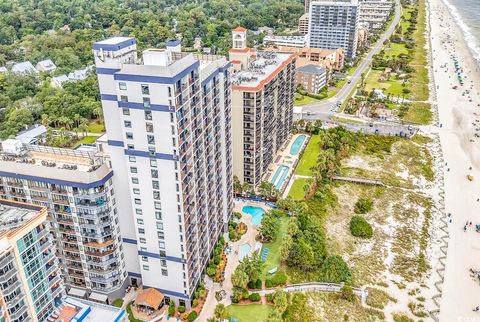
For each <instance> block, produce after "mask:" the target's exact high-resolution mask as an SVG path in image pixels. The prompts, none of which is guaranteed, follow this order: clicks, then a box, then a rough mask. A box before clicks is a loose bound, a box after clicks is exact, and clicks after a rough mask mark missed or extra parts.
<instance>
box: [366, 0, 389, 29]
mask: <svg viewBox="0 0 480 322" xmlns="http://www.w3.org/2000/svg"><path fill="white" fill-rule="evenodd" d="M359 3H360V18H359V23H360V24H362V25H364V26H367V27H368V28H370V29H379V28H382V27H383V25H384V24H385V23H386V21H387V19H388V16H389V15H390V12H392V9H393V2H392V1H390V0H360V2H359Z"/></svg>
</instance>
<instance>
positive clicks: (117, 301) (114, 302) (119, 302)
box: [112, 299, 123, 307]
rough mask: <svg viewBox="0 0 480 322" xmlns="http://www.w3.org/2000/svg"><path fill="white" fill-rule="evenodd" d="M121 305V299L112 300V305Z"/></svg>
mask: <svg viewBox="0 0 480 322" xmlns="http://www.w3.org/2000/svg"><path fill="white" fill-rule="evenodd" d="M122 305H123V300H122V299H116V300H114V301H113V302H112V306H115V307H122Z"/></svg>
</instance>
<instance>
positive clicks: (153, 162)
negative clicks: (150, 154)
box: [150, 159, 157, 168]
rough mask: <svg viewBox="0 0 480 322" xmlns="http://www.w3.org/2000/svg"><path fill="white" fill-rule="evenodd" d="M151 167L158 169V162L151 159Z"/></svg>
mask: <svg viewBox="0 0 480 322" xmlns="http://www.w3.org/2000/svg"><path fill="white" fill-rule="evenodd" d="M150 166H151V167H152V168H156V167H157V160H156V159H150Z"/></svg>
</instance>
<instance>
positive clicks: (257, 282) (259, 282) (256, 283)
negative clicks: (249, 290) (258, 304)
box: [255, 279, 262, 289]
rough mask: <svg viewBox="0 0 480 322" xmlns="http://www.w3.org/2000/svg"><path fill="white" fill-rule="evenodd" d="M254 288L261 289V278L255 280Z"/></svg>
mask: <svg viewBox="0 0 480 322" xmlns="http://www.w3.org/2000/svg"><path fill="white" fill-rule="evenodd" d="M255 288H257V289H261V288H262V280H261V279H258V280H257V281H256V282H255Z"/></svg>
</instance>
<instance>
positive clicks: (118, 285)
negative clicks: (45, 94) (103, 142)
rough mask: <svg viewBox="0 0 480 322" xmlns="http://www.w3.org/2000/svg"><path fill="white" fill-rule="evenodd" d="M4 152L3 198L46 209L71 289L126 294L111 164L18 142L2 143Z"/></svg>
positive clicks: (1, 163) (115, 295) (92, 156)
mask: <svg viewBox="0 0 480 322" xmlns="http://www.w3.org/2000/svg"><path fill="white" fill-rule="evenodd" d="M0 156H1V159H0V198H4V199H9V200H14V201H18V202H25V203H31V204H34V205H38V206H42V207H46V208H47V211H48V218H47V219H48V224H49V229H50V231H51V233H52V234H53V237H54V240H55V243H56V255H57V257H58V259H59V261H60V267H61V268H62V275H63V277H64V280H65V284H66V287H67V288H68V290H69V291H70V290H71V289H80V290H82V292H83V295H84V296H87V295H88V296H90V295H93V296H95V294H98V293H100V294H103V295H107V296H108V298H109V299H110V300H113V299H115V298H118V297H121V296H122V295H123V291H124V288H125V287H126V280H127V275H126V270H125V258H124V255H123V250H122V241H121V238H120V231H119V224H118V217H119V216H118V205H117V201H116V200H117V199H116V196H115V191H114V188H113V186H112V178H111V177H112V175H113V172H112V169H111V168H110V167H109V165H108V164H107V163H105V162H103V159H102V158H101V157H99V156H97V155H95V154H94V153H89V152H80V151H75V150H67V149H59V148H52V147H45V146H37V145H26V144H22V143H21V142H20V141H18V140H6V141H3V142H2V151H0ZM85 293H88V294H85Z"/></svg>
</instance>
